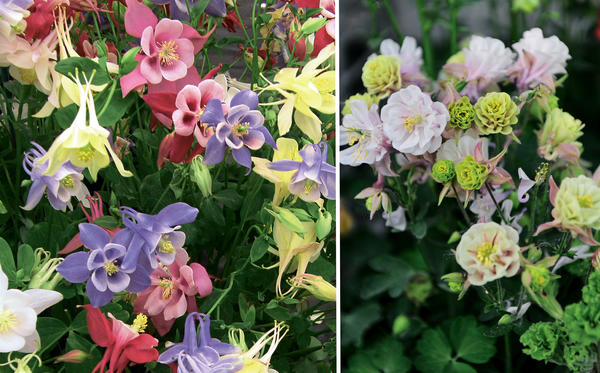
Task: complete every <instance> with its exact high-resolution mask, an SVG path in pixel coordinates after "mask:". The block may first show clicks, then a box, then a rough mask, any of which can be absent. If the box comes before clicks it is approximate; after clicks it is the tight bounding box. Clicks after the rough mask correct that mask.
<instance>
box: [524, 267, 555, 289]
mask: <svg viewBox="0 0 600 373" xmlns="http://www.w3.org/2000/svg"><path fill="white" fill-rule="evenodd" d="M526 271H527V272H529V274H530V275H531V289H532V290H533V291H535V292H541V291H542V290H544V288H545V287H546V285H548V283H550V271H549V270H548V268H546V267H543V266H539V265H535V266H534V265H528V266H526Z"/></svg>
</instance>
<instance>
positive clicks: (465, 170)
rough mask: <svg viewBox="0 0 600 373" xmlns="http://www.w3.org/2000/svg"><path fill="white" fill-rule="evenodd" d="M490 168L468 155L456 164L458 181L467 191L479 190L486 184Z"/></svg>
mask: <svg viewBox="0 0 600 373" xmlns="http://www.w3.org/2000/svg"><path fill="white" fill-rule="evenodd" d="M487 174H488V168H487V167H486V166H484V165H482V164H481V163H479V162H476V161H475V158H473V156H471V155H468V156H467V157H466V158H465V159H464V160H462V161H460V162H458V163H457V164H456V180H457V181H458V184H459V185H460V187H461V188H463V189H465V190H479V189H480V188H481V186H482V185H483V183H484V182H485V180H486V178H487Z"/></svg>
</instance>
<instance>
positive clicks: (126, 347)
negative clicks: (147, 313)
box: [81, 304, 158, 373]
mask: <svg viewBox="0 0 600 373" xmlns="http://www.w3.org/2000/svg"><path fill="white" fill-rule="evenodd" d="M81 307H83V308H85V309H86V310H87V315H86V320H87V325H88V330H89V332H90V336H91V337H92V340H93V341H94V343H96V344H97V345H98V346H100V347H105V348H106V351H104V356H103V357H102V360H100V362H99V363H98V365H96V367H95V368H94V370H93V371H92V373H96V372H99V373H104V372H106V373H122V372H123V371H124V370H125V368H127V366H128V365H130V364H132V363H133V364H144V363H148V362H151V361H156V359H157V358H158V351H157V350H156V349H155V348H154V347H156V346H157V345H158V340H157V339H156V338H154V337H152V336H151V335H150V334H145V333H142V331H143V329H144V328H143V326H144V320H143V317H142V318H139V317H138V318H136V320H135V321H134V323H133V325H127V324H125V323H124V322H123V321H121V320H117V319H115V318H114V317H113V316H112V315H111V314H108V316H109V317H110V318H109V319H107V318H106V316H104V314H103V313H102V312H101V311H100V309H99V308H95V307H92V306H91V305H89V304H86V305H84V306H81ZM107 365H108V370H107V369H106V368H107Z"/></svg>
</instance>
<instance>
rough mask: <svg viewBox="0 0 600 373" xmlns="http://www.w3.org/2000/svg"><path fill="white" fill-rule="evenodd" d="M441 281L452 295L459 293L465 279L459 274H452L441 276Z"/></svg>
mask: <svg viewBox="0 0 600 373" xmlns="http://www.w3.org/2000/svg"><path fill="white" fill-rule="evenodd" d="M442 281H445V282H446V283H447V284H448V287H449V288H450V291H451V292H453V293H460V292H461V291H462V290H463V286H464V283H465V277H464V276H463V274H462V273H460V272H452V273H448V274H445V275H443V276H442Z"/></svg>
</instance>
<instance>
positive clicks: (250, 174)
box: [0, 0, 338, 373]
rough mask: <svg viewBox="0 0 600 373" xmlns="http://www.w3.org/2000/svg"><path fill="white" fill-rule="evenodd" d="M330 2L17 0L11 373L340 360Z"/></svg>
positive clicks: (4, 47) (12, 61)
mask: <svg viewBox="0 0 600 373" xmlns="http://www.w3.org/2000/svg"><path fill="white" fill-rule="evenodd" d="M335 15H336V3H335V1H334V0H292V1H282V0H261V1H258V0H253V1H250V0H239V1H238V0H143V1H142V0H98V1H97V0H0V77H1V79H2V84H1V87H0V124H1V126H0V174H1V175H2V178H3V181H2V182H1V183H0V372H2V373H4V372H17V373H32V372H33V373H90V372H92V373H123V372H125V373H137V372H152V373H175V372H178V373H211V372H212V373H235V372H240V373H277V372H280V373H285V372H306V373H328V372H336V371H337V367H336V362H337V348H336V346H337V337H336V333H337V330H338V329H337V326H336V322H337V318H336V316H337V307H336V301H337V290H336V286H337V280H336V275H337V272H336V261H337V253H336V244H337V239H336V238H337V230H336V226H337V214H336V207H337V206H336V204H337V202H336V195H337V185H336V179H337V166H336V162H337V156H336V149H337V146H336V141H337V138H336V132H335V124H336V111H337V103H336V83H335V82H336V44H335V40H336V22H335V17H336V16H335Z"/></svg>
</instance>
